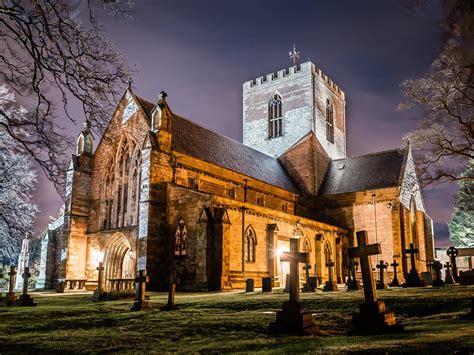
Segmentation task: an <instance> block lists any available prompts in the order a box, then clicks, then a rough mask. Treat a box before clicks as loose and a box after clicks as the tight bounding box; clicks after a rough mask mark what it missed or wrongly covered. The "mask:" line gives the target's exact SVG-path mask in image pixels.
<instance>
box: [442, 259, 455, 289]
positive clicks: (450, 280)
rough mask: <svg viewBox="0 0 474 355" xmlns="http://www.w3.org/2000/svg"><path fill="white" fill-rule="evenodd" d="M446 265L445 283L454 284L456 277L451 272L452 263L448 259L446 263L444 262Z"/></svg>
mask: <svg viewBox="0 0 474 355" xmlns="http://www.w3.org/2000/svg"><path fill="white" fill-rule="evenodd" d="M444 267H445V268H446V276H445V277H444V284H445V285H454V284H455V282H454V278H453V275H452V274H451V264H450V263H449V261H446V264H444Z"/></svg>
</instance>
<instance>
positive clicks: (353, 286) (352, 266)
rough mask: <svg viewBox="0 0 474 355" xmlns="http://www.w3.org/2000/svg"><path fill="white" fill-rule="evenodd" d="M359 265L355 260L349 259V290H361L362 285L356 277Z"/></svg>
mask: <svg viewBox="0 0 474 355" xmlns="http://www.w3.org/2000/svg"><path fill="white" fill-rule="evenodd" d="M357 265H359V263H357V262H356V261H355V260H354V259H353V258H349V275H348V278H347V289H348V290H359V289H360V284H359V281H358V280H357V277H356V267H357Z"/></svg>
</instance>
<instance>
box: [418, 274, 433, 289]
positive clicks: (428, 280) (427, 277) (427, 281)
mask: <svg viewBox="0 0 474 355" xmlns="http://www.w3.org/2000/svg"><path fill="white" fill-rule="evenodd" d="M421 281H422V282H423V284H424V285H425V286H428V285H429V286H431V285H433V275H432V274H431V272H430V271H426V272H422V273H421Z"/></svg>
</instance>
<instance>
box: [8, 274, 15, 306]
mask: <svg viewBox="0 0 474 355" xmlns="http://www.w3.org/2000/svg"><path fill="white" fill-rule="evenodd" d="M15 275H16V268H15V267H14V266H13V265H12V266H10V272H9V273H8V276H10V279H9V281H8V293H7V306H11V305H12V304H14V303H15V301H16V295H15Z"/></svg>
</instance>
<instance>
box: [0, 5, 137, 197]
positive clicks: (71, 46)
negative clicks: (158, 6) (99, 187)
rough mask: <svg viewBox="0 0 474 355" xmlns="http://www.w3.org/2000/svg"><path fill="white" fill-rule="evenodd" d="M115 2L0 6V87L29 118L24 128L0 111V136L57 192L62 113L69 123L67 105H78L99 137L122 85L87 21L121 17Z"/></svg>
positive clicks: (65, 143) (115, 62)
mask: <svg viewBox="0 0 474 355" xmlns="http://www.w3.org/2000/svg"><path fill="white" fill-rule="evenodd" d="M117 1H118V0H117ZM117 1H110V0H109V1H106V0H102V1H99V0H96V1H93V0H88V1H77V0H76V1H67V0H31V1H30V0H0V82H1V83H4V84H6V85H7V86H8V88H9V89H10V90H12V91H13V92H14V93H15V94H16V95H17V97H18V100H19V102H20V103H21V104H22V105H23V106H26V107H27V108H28V112H29V119H28V120H27V121H26V122H25V121H18V120H17V119H16V118H15V117H12V116H9V115H8V114H7V113H6V112H4V111H0V117H1V118H2V119H1V120H0V130H2V131H4V132H6V134H8V135H9V136H10V137H11V138H12V140H13V143H14V144H15V145H16V146H17V149H19V150H21V151H23V152H26V153H28V154H29V155H31V157H33V159H35V160H36V162H37V163H38V164H39V166H40V167H41V168H42V169H43V170H44V172H45V173H46V175H47V176H48V178H49V179H50V180H51V181H52V182H53V183H54V184H55V186H56V189H58V191H60V190H61V189H62V187H63V183H64V167H65V162H66V158H67V155H66V154H64V152H65V151H66V150H67V149H68V148H69V147H70V146H71V144H72V142H71V139H70V138H68V137H67V135H66V134H64V131H63V127H62V126H63V124H64V118H63V117H61V116H62V115H63V113H62V111H64V112H65V115H66V117H67V119H69V120H71V121H72V122H75V120H76V119H77V117H72V115H71V113H70V112H71V104H72V103H79V104H80V105H81V106H82V110H83V112H84V115H85V118H86V119H88V120H89V121H90V122H91V124H92V126H93V127H94V129H96V130H97V131H98V132H99V133H101V132H103V130H104V128H105V124H106V120H107V118H108V117H110V111H111V108H112V104H113V103H114V102H116V100H117V99H118V98H119V97H120V95H121V94H122V93H123V88H124V86H125V85H126V84H127V83H128V81H129V78H130V71H129V69H128V68H127V66H126V65H125V64H124V61H123V59H122V57H121V56H120V54H119V53H118V52H116V51H115V50H114V49H113V48H112V46H111V44H110V43H109V42H108V41H107V40H106V39H105V37H104V32H103V30H102V28H101V26H100V24H99V23H98V21H97V20H96V16H95V14H96V11H98V10H100V8H101V6H102V5H104V4H106V5H107V6H109V7H110V9H112V10H111V11H114V12H115V13H116V14H117V13H122V12H123V13H127V11H128V9H129V8H128V7H127V6H128V5H126V4H125V7H124V9H121V7H120V5H121V4H120V3H118V2H117ZM108 4H111V5H108ZM78 7H82V8H83V11H82V12H80V13H79V14H78ZM82 119H84V118H81V120H82ZM61 123H63V124H61Z"/></svg>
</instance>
